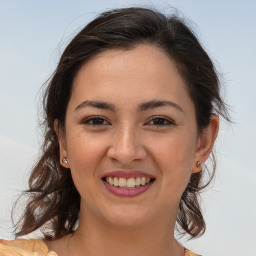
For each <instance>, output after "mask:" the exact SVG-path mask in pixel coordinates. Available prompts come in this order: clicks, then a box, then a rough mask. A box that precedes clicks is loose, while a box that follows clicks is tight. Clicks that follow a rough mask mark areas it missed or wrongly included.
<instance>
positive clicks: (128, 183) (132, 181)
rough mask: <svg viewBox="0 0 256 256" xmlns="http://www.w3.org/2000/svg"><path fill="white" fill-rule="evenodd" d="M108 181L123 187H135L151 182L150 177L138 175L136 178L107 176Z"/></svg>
mask: <svg viewBox="0 0 256 256" xmlns="http://www.w3.org/2000/svg"><path fill="white" fill-rule="evenodd" d="M106 181H107V183H109V184H110V185H113V186H116V187H121V188H135V186H140V185H145V184H147V183H149V182H150V178H147V177H136V178H129V179H125V178H118V177H106Z"/></svg>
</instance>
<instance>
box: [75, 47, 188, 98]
mask: <svg viewBox="0 0 256 256" xmlns="http://www.w3.org/2000/svg"><path fill="white" fill-rule="evenodd" d="M88 97H89V99H96V100H107V99H108V98H111V99H113V98H115V100H118V99H120V101H121V102H122V101H128V99H129V97H132V100H133V102H134V101H135V100H138V101H139V100H141V101H147V100H151V99H152V98H162V99H163V98H167V99H170V98H171V100H174V101H182V100H184V97H185V98H186V99H187V100H190V97H189V95H188V92H187V88H186V85H185V82H184V80H183V78H182V77H181V75H180V73H179V71H178V69H177V67H176V64H175V62H174V61H173V60H171V59H170V57H169V56H168V55H167V54H166V53H165V52H164V51H163V50H161V49H159V48H157V47H155V46H149V45H139V46H137V47H135V48H133V49H130V50H123V49H113V50H106V51H104V52H102V53H101V54H98V55H96V56H95V57H94V58H92V59H91V60H89V61H88V62H86V63H85V64H84V65H83V66H82V67H81V69H80V70H79V72H78V74H77V76H76V77H75V79H74V83H73V92H72V97H71V98H72V100H75V101H79V100H82V99H87V98H88Z"/></svg>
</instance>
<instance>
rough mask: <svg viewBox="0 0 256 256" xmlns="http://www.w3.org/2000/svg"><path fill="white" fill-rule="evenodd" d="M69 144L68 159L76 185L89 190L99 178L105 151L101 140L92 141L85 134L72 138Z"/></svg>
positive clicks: (69, 139)
mask: <svg viewBox="0 0 256 256" xmlns="http://www.w3.org/2000/svg"><path fill="white" fill-rule="evenodd" d="M67 142H68V158H69V162H70V169H71V173H72V177H73V180H74V183H75V184H76V186H77V188H78V190H79V187H80V188H81V187H84V188H87V187H88V186H90V184H93V182H95V180H97V179H98V178H99V172H96V170H97V168H98V167H99V164H100V162H101V160H102V158H103V157H104V153H105V149H104V147H103V145H104V144H103V143H102V141H100V140H95V138H94V139H91V138H90V136H84V134H83V133H77V134H76V135H74V136H70V138H68V140H67Z"/></svg>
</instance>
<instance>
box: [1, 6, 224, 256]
mask: <svg viewBox="0 0 256 256" xmlns="http://www.w3.org/2000/svg"><path fill="white" fill-rule="evenodd" d="M44 111H45V140H44V145H43V152H42V157H41V159H40V160H39V161H38V163H37V165H36V166H35V167H34V170H33V172H32V174H31V177H30V181H29V185H30V187H29V190H28V191H27V193H29V195H30V200H29V202H28V204H27V206H26V209H25V212H24V215H23V217H22V218H21V220H20V221H19V223H18V224H17V226H16V227H17V229H16V236H22V235H27V234H29V233H31V232H33V231H35V230H37V229H41V230H42V232H43V235H44V238H43V239H42V240H32V239H29V240H22V239H17V240H14V241H2V242H1V243H0V252H1V255H3V256H7V255H34V254H32V253H38V255H48V256H50V255H58V256H67V255H74V256H81V255H97V256H101V255H104V256H108V255H111V256H113V255H119V254H120V253H121V254H122V255H124V256H126V255H129V256H130V255H133V256H136V255H152V256H153V255H163V256H167V255H168V256H181V255H196V254H194V253H192V252H191V251H189V250H187V249H185V248H184V247H183V246H182V245H181V244H180V243H179V242H177V241H176V239H175V237H174V230H175V229H176V228H177V229H178V230H179V231H180V232H181V233H182V234H188V235H190V236H191V238H195V237H198V236H200V235H202V234H203V233H204V231H205V223H204V219H203V216H202V213H201V209H200V205H199V202H198V196H199V192H200V190H201V189H202V188H205V187H206V186H207V185H208V184H209V182H210V180H211V179H212V177H213V174H214V170H212V172H211V175H210V176H208V179H209V180H208V181H206V180H205V178H204V182H205V183H203V181H202V177H203V174H204V173H205V172H206V170H207V168H206V166H205V165H203V163H204V162H205V161H206V160H207V159H208V157H209V155H210V154H211V152H212V148H213V145H214V142H215V139H216V137H217V133H218V127H219V118H218V116H219V115H222V116H223V117H224V118H226V119H228V114H227V111H226V107H225V103H224V102H223V100H222V99H221V97H220V94H219V81H218V77H217V74H216V72H215V69H214V66H213V63H212V61H211V60H210V58H209V57H208V55H207V54H206V52H205V51H204V50H203V48H202V47H201V45H200V44H199V42H198V40H197V38H196V37H195V36H194V34H193V33H192V32H191V30H190V29H189V28H188V27H187V26H186V25H185V23H184V21H183V20H181V19H179V18H177V17H166V16H164V15H163V14H161V13H159V12H157V11H153V10H149V9H144V8H125V9H117V10H112V11H109V12H106V13H103V14H101V15H100V16H99V17H97V18H96V19H95V20H93V21H92V22H91V23H89V24H88V25H87V26H86V27H85V28H84V29H82V30H81V31H80V32H79V33H78V34H77V35H76V36H75V38H74V39H73V40H72V41H71V42H70V44H69V45H68V46H67V48H66V50H65V51H64V53H63V54H62V57H61V59H60V62H59V64H58V66H57V69H56V71H55V73H54V74H53V76H52V78H51V80H50V81H49V83H48V87H47V89H46V91H45V97H44ZM213 159H214V158H213ZM213 166H214V165H213Z"/></svg>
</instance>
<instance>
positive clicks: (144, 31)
mask: <svg viewBox="0 0 256 256" xmlns="http://www.w3.org/2000/svg"><path fill="white" fill-rule="evenodd" d="M140 44H146V45H152V46H155V47H158V48H159V49H162V50H163V51H164V52H165V53H166V55H167V56H168V57H170V58H171V59H172V60H173V61H174V62H175V63H176V65H177V67H178V70H179V72H180V74H181V76H182V77H183V79H184V81H185V83H186V85H187V90H188V92H189V94H190V97H191V99H192V101H193V103H194V106H195V110H196V121H197V127H198V131H199V132H203V130H204V129H205V128H206V127H207V126H208V125H209V123H210V117H211V115H212V114H216V115H218V116H220V115H221V116H222V117H224V118H225V119H226V120H229V117H228V111H227V107H226V104H225V102H224V101H223V100H222V98H221V96H220V82H219V79H218V75H217V72H216V70H215V67H214V65H213V62H212V61H211V59H210V58H209V56H208V55H207V53H206V52H205V50H204V49H203V48H202V46H201V45H200V43H199V41H198V39H197V38H196V36H195V35H194V33H193V32H192V30H191V29H190V28H189V27H188V25H187V24H186V22H185V21H184V19H182V18H179V17H178V16H177V15H171V16H166V15H164V14H162V13H160V12H158V11H155V10H151V9H146V8H135V7H132V8H122V9H114V10H111V11H107V12H104V13H102V14H100V15H99V16H98V17H96V18H95V19H94V20H93V21H91V22H90V23H89V24H88V25H87V26H85V27H84V28H83V29H82V30H81V31H80V32H79V33H78V34H77V35H76V36H75V37H74V38H73V40H72V41H71V42H70V43H69V44H68V46H67V47H66V49H65V50H64V52H63V54H62V56H61V58H60V61H59V63H58V65H57V68H56V70H55V72H54V74H53V75H52V77H51V78H50V79H49V81H48V83H47V87H46V90H45V94H44V97H43V109H44V123H43V127H44V142H43V145H42V153H41V154H42V155H41V157H40V159H39V161H38V162H37V164H36V165H35V166H34V168H33V171H32V173H31V176H30V179H29V189H28V190H27V191H25V194H26V195H28V196H29V201H28V203H27V205H26V208H25V210H24V213H23V215H22V217H21V218H20V219H19V221H18V222H17V223H16V229H15V234H16V236H21V235H26V234H29V233H31V232H33V231H35V230H37V229H42V228H43V227H45V226H47V229H43V230H42V232H43V235H44V238H45V239H46V240H50V239H53V240H54V239H58V238H60V237H62V236H64V235H67V234H70V233H73V232H74V230H75V229H76V227H77V224H78V221H79V212H80V195H79V193H78V191H77V189H76V187H75V185H74V183H73V180H72V177H71V174H70V171H68V170H67V169H66V168H64V167H62V166H61V164H60V162H59V161H60V152H59V143H58V136H57V134H56V132H55V130H54V121H55V120H58V125H59V128H65V115H66V109H67V104H68V102H69V99H70V96H71V92H72V84H73V81H74V78H75V76H76V74H77V73H78V71H79V70H80V68H81V66H82V65H83V64H84V63H86V62H88V61H89V60H90V59H92V58H93V57H95V56H96V55H97V54H99V53H100V52H103V51H106V50H108V49H127V50H128V49H133V48H134V47H136V46H137V45H140ZM212 160H213V165H212V170H211V171H210V175H208V176H207V180H205V179H204V178H203V173H204V171H203V172H199V173H193V174H192V175H191V177H190V181H189V184H188V185H187V187H186V189H185V191H184V193H183V194H182V197H181V200H180V204H179V209H178V215H177V220H176V222H177V225H176V227H177V229H178V230H179V231H180V232H181V233H182V234H188V235H190V237H191V238H194V237H198V236H200V235H202V234H203V233H204V232H205V228H206V225H205V221H204V218H203V215H202V211H201V208H200V204H199V195H200V193H199V192H200V191H201V190H202V189H204V188H206V187H207V186H208V185H209V184H210V181H211V180H212V179H213V177H214V173H215V159H214V157H213V158H212ZM204 169H207V167H206V166H204ZM208 170H209V169H208ZM47 230H48V231H47Z"/></svg>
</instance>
